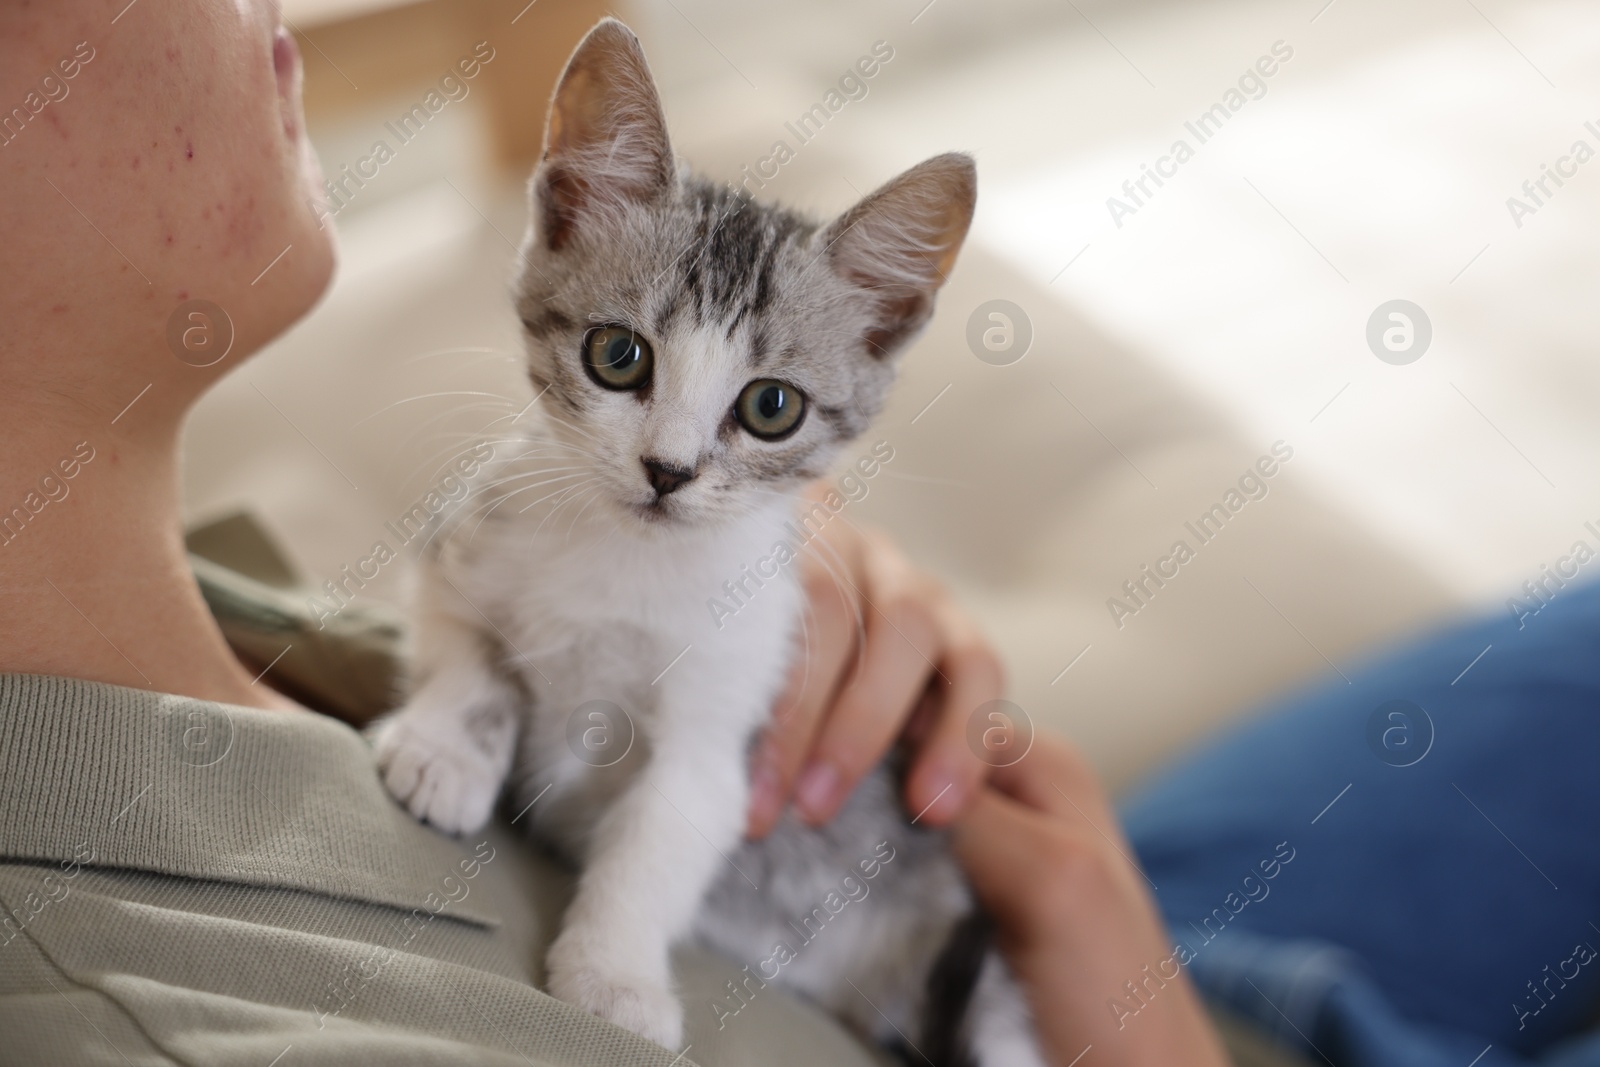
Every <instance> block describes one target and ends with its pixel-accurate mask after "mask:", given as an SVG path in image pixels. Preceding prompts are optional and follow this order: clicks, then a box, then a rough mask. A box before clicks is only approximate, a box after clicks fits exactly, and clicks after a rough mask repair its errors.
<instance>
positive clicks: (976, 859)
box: [950, 789, 1059, 922]
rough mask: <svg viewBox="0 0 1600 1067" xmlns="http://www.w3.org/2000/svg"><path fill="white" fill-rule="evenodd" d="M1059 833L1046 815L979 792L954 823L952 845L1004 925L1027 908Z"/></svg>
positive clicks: (993, 793)
mask: <svg viewBox="0 0 1600 1067" xmlns="http://www.w3.org/2000/svg"><path fill="white" fill-rule="evenodd" d="M1058 832H1059V831H1058V828H1057V827H1054V826H1052V819H1051V818H1050V816H1048V815H1045V814H1044V813H1042V812H1039V811H1036V810H1034V809H1032V808H1029V807H1027V806H1025V805H1023V804H1020V803H1018V802H1016V801H1015V800H1012V799H1011V798H1009V797H1006V796H1004V795H1002V794H1000V793H998V792H996V791H995V790H993V789H980V790H979V791H978V793H977V795H976V796H974V797H973V798H972V801H971V803H969V804H968V805H967V807H966V810H965V811H963V812H962V814H961V817H960V818H959V819H957V820H956V821H955V822H954V823H953V824H952V826H951V831H950V845H951V848H952V849H953V850H954V852H955V857H956V861H957V862H958V863H960V864H961V868H962V870H964V871H965V872H966V875H967V880H968V881H969V882H970V883H971V885H972V889H973V892H975V893H976V894H977V895H978V899H979V900H980V901H982V903H983V905H984V907H985V908H988V909H989V910H990V911H991V912H993V913H994V914H995V916H996V917H997V918H999V919H1000V920H1001V921H1002V922H1004V921H1006V920H1008V919H1012V918H1015V917H1018V916H1019V915H1020V914H1021V913H1023V912H1024V911H1026V910H1030V909H1031V907H1032V904H1033V901H1032V896H1033V894H1034V892H1035V889H1034V886H1035V885H1036V884H1037V879H1038V875H1039V873H1040V869H1041V865H1042V864H1043V862H1044V860H1043V857H1045V856H1046V855H1047V854H1048V853H1049V852H1050V851H1051V849H1052V848H1053V847H1054V846H1055V838H1056V837H1057V836H1058Z"/></svg>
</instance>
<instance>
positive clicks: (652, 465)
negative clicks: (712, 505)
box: [639, 456, 694, 499]
mask: <svg viewBox="0 0 1600 1067" xmlns="http://www.w3.org/2000/svg"><path fill="white" fill-rule="evenodd" d="M639 462H641V463H643V464H644V473H645V476H646V477H648V478H649V479H650V486H651V488H653V489H654V490H655V491H656V497H657V498H658V499H659V498H661V497H664V496H666V495H667V494H668V493H670V492H672V491H673V490H674V489H678V488H680V487H682V486H685V485H688V484H689V483H690V482H692V481H694V471H692V470H690V469H689V468H687V467H676V466H673V465H672V464H670V463H663V462H661V460H659V459H651V458H650V457H649V456H644V457H641V459H640V460H639Z"/></svg>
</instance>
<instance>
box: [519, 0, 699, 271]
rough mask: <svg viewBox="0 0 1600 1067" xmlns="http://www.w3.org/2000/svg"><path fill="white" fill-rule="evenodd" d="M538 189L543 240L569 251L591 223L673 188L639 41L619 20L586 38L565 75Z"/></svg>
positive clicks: (605, 22)
mask: <svg viewBox="0 0 1600 1067" xmlns="http://www.w3.org/2000/svg"><path fill="white" fill-rule="evenodd" d="M544 145H545V147H544V157H543V159H542V160H541V162H540V164H539V169H538V170H537V171H536V172H535V174H534V180H533V189H534V201H535V209H536V218H537V221H538V224H539V229H540V234H539V236H540V239H541V240H542V241H543V242H544V244H545V246H546V247H548V248H550V249H551V250H557V249H560V248H561V247H563V246H564V245H565V244H566V243H567V241H568V240H569V239H570V238H571V236H572V234H573V233H574V232H575V231H576V230H577V229H579V228H580V227H582V226H583V225H584V223H585V222H586V221H588V220H592V219H594V218H595V217H597V216H600V215H603V214H604V213H606V212H607V211H611V210H615V209H617V208H618V207H620V206H622V205H624V204H625V203H627V202H629V201H632V202H636V203H643V202H646V201H649V200H650V199H652V198H653V197H655V196H656V195H657V194H658V193H660V192H661V191H662V190H664V189H666V188H667V187H668V186H670V185H671V184H672V181H673V176H674V171H673V161H672V148H671V146H670V145H669V144H668V142H667V121H666V117H665V116H664V115H663V114H662V112H661V99H660V97H658V96H657V95H656V87H655V81H654V79H652V78H651V77H650V67H649V66H648V65H647V64H646V63H645V61H644V49H643V48H642V47H640V45H639V38H637V37H635V36H634V34H633V31H632V30H630V29H628V27H626V26H624V25H623V24H622V23H620V22H618V21H617V20H616V19H612V18H608V19H602V20H601V21H600V22H599V24H598V25H596V26H595V28H594V29H592V30H590V31H589V33H588V36H586V37H584V39H583V41H582V42H580V43H579V45H578V47H577V49H576V50H575V51H574V52H573V53H572V58H571V59H569V60H567V69H566V70H565V71H563V72H562V74H561V81H560V82H559V83H558V84H557V85H556V91H555V95H554V97H553V98H552V99H551V101H550V116H549V119H548V121H547V122H546V124H545V141H544Z"/></svg>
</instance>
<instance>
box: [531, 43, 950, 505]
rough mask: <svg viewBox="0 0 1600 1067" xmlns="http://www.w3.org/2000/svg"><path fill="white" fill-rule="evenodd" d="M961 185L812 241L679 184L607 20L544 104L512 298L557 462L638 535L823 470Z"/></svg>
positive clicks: (768, 493)
mask: <svg viewBox="0 0 1600 1067" xmlns="http://www.w3.org/2000/svg"><path fill="white" fill-rule="evenodd" d="M974 189H975V180H974V176H973V172H972V165H971V162H970V160H968V159H967V158H966V157H964V156H941V157H937V158H936V159H934V160H930V161H928V162H927V163H924V164H922V165H921V166H920V167H917V168H914V169H913V170H911V171H909V172H907V173H906V174H905V175H902V176H901V178H899V179H896V180H895V181H894V182H892V183H890V184H889V185H888V186H885V187H884V188H883V189H881V190H879V191H878V192H877V193H874V194H873V195H872V196H870V197H868V198H867V199H866V200H864V201H863V202H862V203H861V204H859V205H857V207H856V208H854V209H852V210H851V211H850V212H847V213H846V214H845V215H844V216H843V217H841V218H840V219H838V220H836V221H835V222H833V223H831V224H829V225H826V226H818V225H816V224H813V223H811V222H809V221H807V220H805V219H803V218H801V217H799V216H797V215H794V214H792V213H790V212H787V211H784V210H782V209H777V208H772V207H766V206H762V205H758V204H756V203H754V202H753V201H752V200H750V199H749V198H748V196H745V195H744V194H742V193H737V192H736V191H734V190H732V189H728V188H725V187H722V186H717V185H714V184H712V183H709V182H704V181H700V180H696V179H692V178H687V177H681V176H680V175H678V173H677V172H676V168H675V166H674V163H673V160H672V155H671V150H670V148H669V147H668V144H667V139H666V132H665V125H664V122H663V120H662V117H661V111H660V105H659V103H658V101H657V100H656V95H655V90H654V87H653V85H652V84H651V82H650V76H649V71H648V69H647V68H646V67H645V65H644V59H643V55H642V53H641V52H640V50H639V47H638V42H637V40H636V39H635V38H634V37H633V35H632V34H631V33H630V32H629V31H628V30H627V29H626V28H625V27H623V26H622V25H621V24H620V23H617V22H613V21H610V20H608V21H606V22H602V23H601V24H600V25H599V26H598V27H596V29H595V30H594V31H592V32H591V33H590V35H589V37H588V38H587V39H585V41H584V42H583V44H581V45H580V46H579V48H578V50H577V52H576V53H575V54H574V56H573V59H572V61H571V63H570V64H569V66H568V68H567V71H566V73H565V75H563V78H562V81H561V85H560V87H559V88H558V89H557V92H556V98H555V101H554V103H553V105H552V108H551V116H550V128H549V133H548V136H547V143H546V153H545V158H544V161H543V162H542V163H541V164H540V167H539V169H538V170H537V171H536V172H535V174H534V179H533V220H532V223H531V225H530V227H529V232H528V236H527V239H526V240H525V242H524V245H523V249H522V257H523V265H524V269H523V273H522V276H521V278H520V283H519V286H518V294H517V304H518V311H519V313H520V315H521V317H522V321H523V323H524V326H525V329H526V333H527V338H528V352H529V364H528V368H529V376H530V378H531V379H532V380H533V383H534V386H535V389H537V390H543V391H545V392H544V398H543V399H542V400H541V401H540V403H541V405H543V406H545V407H546V411H547V414H548V415H549V416H550V421H551V423H552V426H553V429H554V431H555V433H556V435H557V436H558V437H559V438H560V439H561V440H562V441H563V442H564V443H565V445H566V446H567V447H566V452H567V453H568V455H566V456H563V457H562V459H561V462H562V463H564V464H572V465H576V466H578V467H579V468H581V469H582V472H583V473H584V474H585V475H587V476H589V477H590V478H592V479H593V483H591V484H594V485H597V489H596V490H595V492H594V493H593V494H591V495H594V496H595V498H596V500H597V501H598V503H597V504H596V506H601V507H606V508H608V509H609V510H610V511H611V512H613V513H614V514H616V515H617V517H619V518H621V519H623V521H627V522H632V523H638V524H642V525H645V526H678V525H684V524H705V523H713V522H716V521H718V520H721V519H725V518H728V517H731V516H735V515H739V514H743V513H747V512H749V511H750V510H752V509H754V508H757V507H761V506H763V505H766V504H770V503H772V502H773V500H774V498H775V496H779V497H787V496H790V495H792V494H793V493H794V492H795V491H796V490H797V489H798V488H799V487H800V486H802V485H803V484H804V483H805V482H807V481H810V480H812V479H815V478H817V477H820V476H821V475H823V474H824V473H826V471H827V467H828V464H829V463H830V462H831V461H832V459H833V458H834V457H835V456H836V455H837V453H838V451H839V449H840V448H841V446H843V445H844V444H845V443H847V442H849V441H850V440H852V439H853V438H855V437H856V436H857V435H859V434H860V433H861V432H862V431H864V430H865V429H866V427H867V425H868V422H869V421H870V419H871V418H872V416H873V415H874V414H876V413H877V411H878V409H879V408H880V407H881V406H882V403H883V400H884V397H885V394H886V392H887V389H888V386H889V384H890V382H891V381H892V379H893V362H892V361H893V357H894V355H895V353H896V352H897V351H898V350H899V349H900V348H901V347H902V346H903V345H904V344H905V342H906V341H907V340H909V339H910V337H911V336H912V335H913V334H915V333H916V332H917V330H919V329H920V328H921V327H922V325H923V324H924V323H925V322H926V320H927V318H928V316H929V315H930V314H931V311H932V300H933V294H934V292H935V291H936V290H937V288H938V286H939V285H940V284H941V283H942V282H943V280H944V274H945V273H946V272H947V271H948V268H949V266H950V265H951V263H952V262H953V261H954V258H955V253H956V251H957V249H958V248H959V246H960V242H961V239H962V237H963V236H964V235H965V233H966V229H967V224H968V223H969V221H970V219H971V214H972V206H973V198H974Z"/></svg>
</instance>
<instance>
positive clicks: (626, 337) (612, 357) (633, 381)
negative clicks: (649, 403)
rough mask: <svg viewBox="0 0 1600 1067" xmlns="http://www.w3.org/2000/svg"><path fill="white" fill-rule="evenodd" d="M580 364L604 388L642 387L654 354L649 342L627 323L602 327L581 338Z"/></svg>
mask: <svg viewBox="0 0 1600 1067" xmlns="http://www.w3.org/2000/svg"><path fill="white" fill-rule="evenodd" d="M583 366H584V369H586V370H587V371H588V372H589V377H591V378H593V379H594V381H595V384H596V385H600V386H603V387H604V388H606V389H624V390H625V389H643V388H644V387H645V386H646V385H648V384H650V372H651V370H652V369H653V368H654V366H655V356H654V355H653V354H652V353H651V351H650V343H649V342H648V341H646V340H645V339H644V338H643V337H640V336H639V335H638V334H636V333H634V332H633V331H632V330H630V329H628V328H627V327H626V326H601V327H598V328H597V329H593V330H590V331H589V332H588V334H587V335H585V337H584V339H583Z"/></svg>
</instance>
